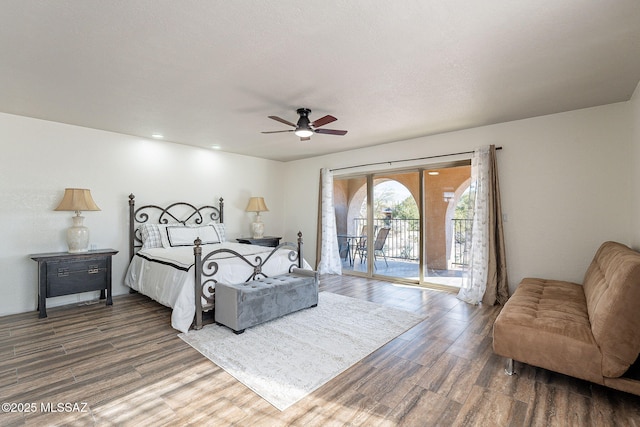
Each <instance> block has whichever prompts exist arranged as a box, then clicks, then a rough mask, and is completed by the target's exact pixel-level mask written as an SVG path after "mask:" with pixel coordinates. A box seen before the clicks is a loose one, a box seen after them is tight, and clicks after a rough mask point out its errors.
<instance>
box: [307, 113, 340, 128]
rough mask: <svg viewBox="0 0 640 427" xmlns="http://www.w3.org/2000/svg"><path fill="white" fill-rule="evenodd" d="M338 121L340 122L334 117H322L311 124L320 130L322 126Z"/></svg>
mask: <svg viewBox="0 0 640 427" xmlns="http://www.w3.org/2000/svg"><path fill="white" fill-rule="evenodd" d="M336 120H338V119H336V118H335V117H333V116H329V115H327V116H324V117H320V118H319V119H318V120H316V121H315V122H313V123H311V126H313V127H314V128H319V127H320V126H324V125H326V124H329V123H331V122H335V121H336Z"/></svg>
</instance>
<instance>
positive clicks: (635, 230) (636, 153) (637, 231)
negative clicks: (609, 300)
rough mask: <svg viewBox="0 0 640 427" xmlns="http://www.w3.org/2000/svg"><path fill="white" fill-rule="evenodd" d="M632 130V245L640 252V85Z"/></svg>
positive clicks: (633, 105) (632, 108) (633, 108)
mask: <svg viewBox="0 0 640 427" xmlns="http://www.w3.org/2000/svg"><path fill="white" fill-rule="evenodd" d="M630 104H631V106H630V107H631V108H630V110H631V111H630V115H631V129H632V139H631V144H632V153H631V158H632V159H633V168H632V174H631V198H632V203H633V207H632V210H631V213H632V221H631V231H630V233H629V234H630V235H631V238H632V240H631V245H632V247H633V248H634V249H635V250H640V83H638V86H636V90H635V92H634V94H633V97H632V98H631V101H630Z"/></svg>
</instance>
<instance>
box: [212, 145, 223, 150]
mask: <svg viewBox="0 0 640 427" xmlns="http://www.w3.org/2000/svg"><path fill="white" fill-rule="evenodd" d="M211 148H213V149H214V150H219V149H220V148H221V147H220V146H219V145H218V144H213V145H212V146H211Z"/></svg>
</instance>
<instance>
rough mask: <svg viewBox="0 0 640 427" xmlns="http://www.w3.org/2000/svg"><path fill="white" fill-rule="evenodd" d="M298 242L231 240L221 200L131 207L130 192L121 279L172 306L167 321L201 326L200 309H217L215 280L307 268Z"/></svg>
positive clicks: (254, 277) (245, 279)
mask: <svg viewBox="0 0 640 427" xmlns="http://www.w3.org/2000/svg"><path fill="white" fill-rule="evenodd" d="M302 247H303V243H302V233H300V232H299V233H298V241H297V242H296V243H291V242H284V243H281V244H280V245H278V246H277V247H275V248H271V247H264V246H257V245H249V244H243V243H235V242H229V241H227V239H226V235H225V228H224V200H223V199H222V198H220V199H219V201H218V206H212V205H207V206H201V207H196V206H195V205H193V204H191V203H187V202H177V203H173V204H170V205H168V206H166V207H162V206H158V205H144V206H140V207H137V208H136V206H135V196H134V195H133V194H131V195H129V257H130V263H129V267H128V269H127V272H126V275H125V280H124V283H125V285H126V286H128V287H129V288H130V289H131V290H132V291H135V292H140V293H141V294H143V295H146V296H148V297H150V298H151V299H153V300H155V301H157V302H159V303H160V304H162V305H165V306H167V307H171V308H172V313H171V326H172V327H173V328H175V329H177V330H179V331H181V332H187V331H188V330H189V328H190V327H191V326H193V327H194V329H200V328H202V313H203V312H206V311H211V310H213V309H214V308H215V285H216V283H218V282H222V283H230V284H233V283H242V282H248V281H251V280H257V279H262V278H265V277H271V276H275V275H278V274H282V273H287V272H290V271H292V270H293V268H296V267H297V268H305V269H311V268H310V266H309V264H308V263H306V262H305V261H304V258H303V256H302Z"/></svg>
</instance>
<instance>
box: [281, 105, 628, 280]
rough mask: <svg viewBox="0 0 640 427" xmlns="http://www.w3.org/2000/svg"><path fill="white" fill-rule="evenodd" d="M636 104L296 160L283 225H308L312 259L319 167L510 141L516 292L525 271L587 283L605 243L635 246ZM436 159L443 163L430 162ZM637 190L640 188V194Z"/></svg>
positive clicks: (511, 262) (508, 232)
mask: <svg viewBox="0 0 640 427" xmlns="http://www.w3.org/2000/svg"><path fill="white" fill-rule="evenodd" d="M629 109H630V105H629V103H618V104H612V105H608V106H603V107H596V108H590V109H584V110H578V111H572V112H568V113H562V114H554V115H550V116H543V117H537V118H532V119H527V120H520V121H514V122H509V123H502V124H498V125H492V126H485V127H480V128H475V129H469V130H465V131H459V132H451V133H446V134H441V135H435V136H430V137H423V138H417V139H413V140H409V141H402V142H396V143H392V144H385V145H380V146H376V147H371V148H366V149H359V150H354V151H349V152H344V153H337V154H332V155H327V156H322V157H317V158H313V159H305V160H299V161H295V162H289V163H287V164H286V165H287V169H286V170H287V177H286V180H285V185H286V189H287V191H286V192H287V194H288V195H289V196H288V197H287V199H286V201H285V203H286V215H287V223H286V226H285V229H286V231H287V232H288V233H291V232H293V231H294V229H296V228H300V229H302V231H303V232H304V234H305V236H306V238H305V247H306V249H307V253H306V256H307V259H309V260H310V261H311V262H312V261H313V260H314V254H315V243H316V242H315V241H316V234H315V233H316V220H317V208H316V207H317V200H318V179H319V169H320V168H321V167H327V168H338V167H343V166H349V165H355V164H362V163H368V162H380V161H390V160H395V159H406V158H413V157H421V156H429V155H438V154H446V153H456V152H461V151H467V150H473V149H474V148H475V147H477V146H481V145H486V144H495V145H497V146H502V147H503V150H502V151H499V152H498V169H499V178H500V185H501V194H502V206H503V212H504V213H505V214H507V215H508V222H507V223H506V224H505V239H506V248H507V251H508V252H507V262H508V274H509V282H510V287H511V289H512V290H513V289H515V287H516V286H517V284H518V283H519V282H520V280H521V279H522V278H523V277H527V276H542V277H549V278H556V279H561V280H570V281H577V282H582V278H583V275H584V272H585V270H586V268H587V266H588V264H589V263H590V261H591V258H592V257H593V254H594V252H595V250H596V249H597V248H598V246H599V245H600V244H601V243H602V242H603V241H605V240H617V241H620V242H623V243H626V244H630V243H631V242H630V237H629V230H630V227H631V216H632V215H631V205H632V203H631V198H632V196H631V195H632V191H631V190H632V188H631V183H630V181H631V180H630V169H631V164H632V156H631V154H632V153H631V144H630V140H631V130H630V126H629V120H630V114H629ZM636 119H637V116H636ZM316 143H320V141H319V139H317V140H316ZM636 145H637V144H636ZM637 151H638V150H636V154H637ZM438 161H440V162H441V161H442V159H437V160H433V162H434V163H437V162H438ZM417 163H426V161H421V162H417ZM636 163H637V161H636ZM405 165H407V164H404V163H402V164H394V165H392V166H390V167H387V168H398V167H402V166H405ZM370 169H382V167H381V166H376V167H374V168H370ZM360 170H366V168H363V169H360ZM355 171H358V170H357V169H354V170H350V171H347V173H353V172H355ZM336 173H338V174H339V173H340V172H336ZM637 189H638V185H637V184H636V185H635V190H636V193H635V194H636V195H637ZM636 198H637V196H636Z"/></svg>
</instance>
